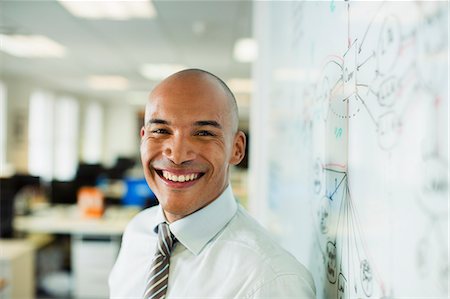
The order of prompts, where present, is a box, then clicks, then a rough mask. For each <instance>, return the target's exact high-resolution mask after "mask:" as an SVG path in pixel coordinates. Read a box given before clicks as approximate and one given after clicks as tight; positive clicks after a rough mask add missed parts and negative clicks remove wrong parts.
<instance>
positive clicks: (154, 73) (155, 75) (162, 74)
mask: <svg viewBox="0 0 450 299" xmlns="http://www.w3.org/2000/svg"><path fill="white" fill-rule="evenodd" d="M183 69H186V67H185V66H184V65H181V64H150V63H149V64H144V65H142V67H141V69H140V71H141V75H142V76H144V77H145V78H147V79H149V80H153V81H159V80H162V79H165V78H166V77H168V76H170V75H172V74H173V73H176V72H178V71H181V70H183Z"/></svg>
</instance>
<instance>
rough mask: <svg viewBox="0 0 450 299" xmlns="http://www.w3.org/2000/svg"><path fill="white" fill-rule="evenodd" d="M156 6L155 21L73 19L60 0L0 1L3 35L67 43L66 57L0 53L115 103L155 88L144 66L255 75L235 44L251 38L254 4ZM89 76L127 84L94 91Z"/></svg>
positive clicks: (64, 85) (9, 65)
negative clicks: (237, 53) (117, 78)
mask: <svg viewBox="0 0 450 299" xmlns="http://www.w3.org/2000/svg"><path fill="white" fill-rule="evenodd" d="M153 5H154V7H155V9H156V12H157V16H156V17H155V18H152V19H133V20H127V21H113V20H89V19H83V18H78V17H75V16H73V15H72V14H70V13H69V12H68V11H67V10H66V9H65V8H64V7H63V6H62V5H61V4H60V3H59V2H57V1H55V0H49V1H31V0H30V1H21V0H10V1H1V2H0V33H2V34H24V35H29V34H38V35H44V36H47V37H49V38H51V39H52V40H55V41H57V42H58V43H60V44H62V45H63V46H65V47H66V48H67V55H66V56H65V57H64V58H19V57H15V56H11V55H9V54H5V53H3V52H1V51H0V63H1V64H0V66H1V72H2V74H3V75H6V76H13V77H17V78H22V77H24V78H31V79H32V80H36V81H38V82H45V83H46V84H47V85H51V86H54V87H55V88H56V89H58V90H61V91H66V90H67V91H70V92H73V93H76V94H81V95H87V96H88V97H96V98H99V99H106V100H111V101H121V100H124V99H125V98H129V97H131V96H136V95H138V96H139V97H140V96H141V95H145V94H146V93H147V92H148V91H149V90H151V88H152V87H153V86H154V85H155V84H156V82H154V81H150V80H148V79H146V78H144V77H143V76H142V75H141V74H140V72H139V69H140V67H141V66H142V64H144V63H174V64H181V65H185V66H187V67H197V68H203V69H206V70H209V71H211V72H213V73H215V74H217V75H218V76H220V77H222V78H224V79H225V80H228V79H231V78H249V77H250V73H251V64H250V63H239V62H237V61H235V59H234V58H233V47H234V43H235V41H236V40H238V39H239V38H245V37H251V35H252V28H251V23H252V4H251V2H250V1H155V2H153ZM91 75H119V76H123V77H125V78H127V79H128V80H129V88H128V90H126V91H98V90H92V89H91V88H90V87H89V85H88V81H87V78H88V77H89V76H91ZM244 97H245V96H244ZM144 101H145V99H144Z"/></svg>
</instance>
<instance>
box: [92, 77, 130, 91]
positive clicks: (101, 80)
mask: <svg viewBox="0 0 450 299" xmlns="http://www.w3.org/2000/svg"><path fill="white" fill-rule="evenodd" d="M88 83H89V86H90V87H91V88H92V89H98V90H126V89H127V88H128V80H127V79H126V78H124V77H121V76H90V77H89V79H88Z"/></svg>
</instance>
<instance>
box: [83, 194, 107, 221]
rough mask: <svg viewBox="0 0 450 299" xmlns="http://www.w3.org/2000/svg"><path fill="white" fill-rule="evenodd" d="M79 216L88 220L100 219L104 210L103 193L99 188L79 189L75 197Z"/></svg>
mask: <svg viewBox="0 0 450 299" xmlns="http://www.w3.org/2000/svg"><path fill="white" fill-rule="evenodd" d="M77 202H78V207H79V209H80V211H81V215H82V216H84V217H88V218H100V217H102V215H103V212H104V210H105V204H104V198H103V193H102V191H101V190H100V189H99V188H95V187H81V188H80V190H78V196H77Z"/></svg>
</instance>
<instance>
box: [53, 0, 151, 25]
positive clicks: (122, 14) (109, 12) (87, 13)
mask: <svg viewBox="0 0 450 299" xmlns="http://www.w3.org/2000/svg"><path fill="white" fill-rule="evenodd" d="M58 2H59V3H60V4H61V5H62V6H63V7H64V8H65V9H67V10H68V11H69V12H70V13H71V14H72V15H74V16H76V17H80V18H86V19H109V20H118V21H121V20H129V19H133V18H153V17H155V16H156V10H155V7H154V6H153V3H152V2H151V1H150V0H120V1H118V0H115V1H111V0H96V1H92V0H76V1H73V0H58Z"/></svg>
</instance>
